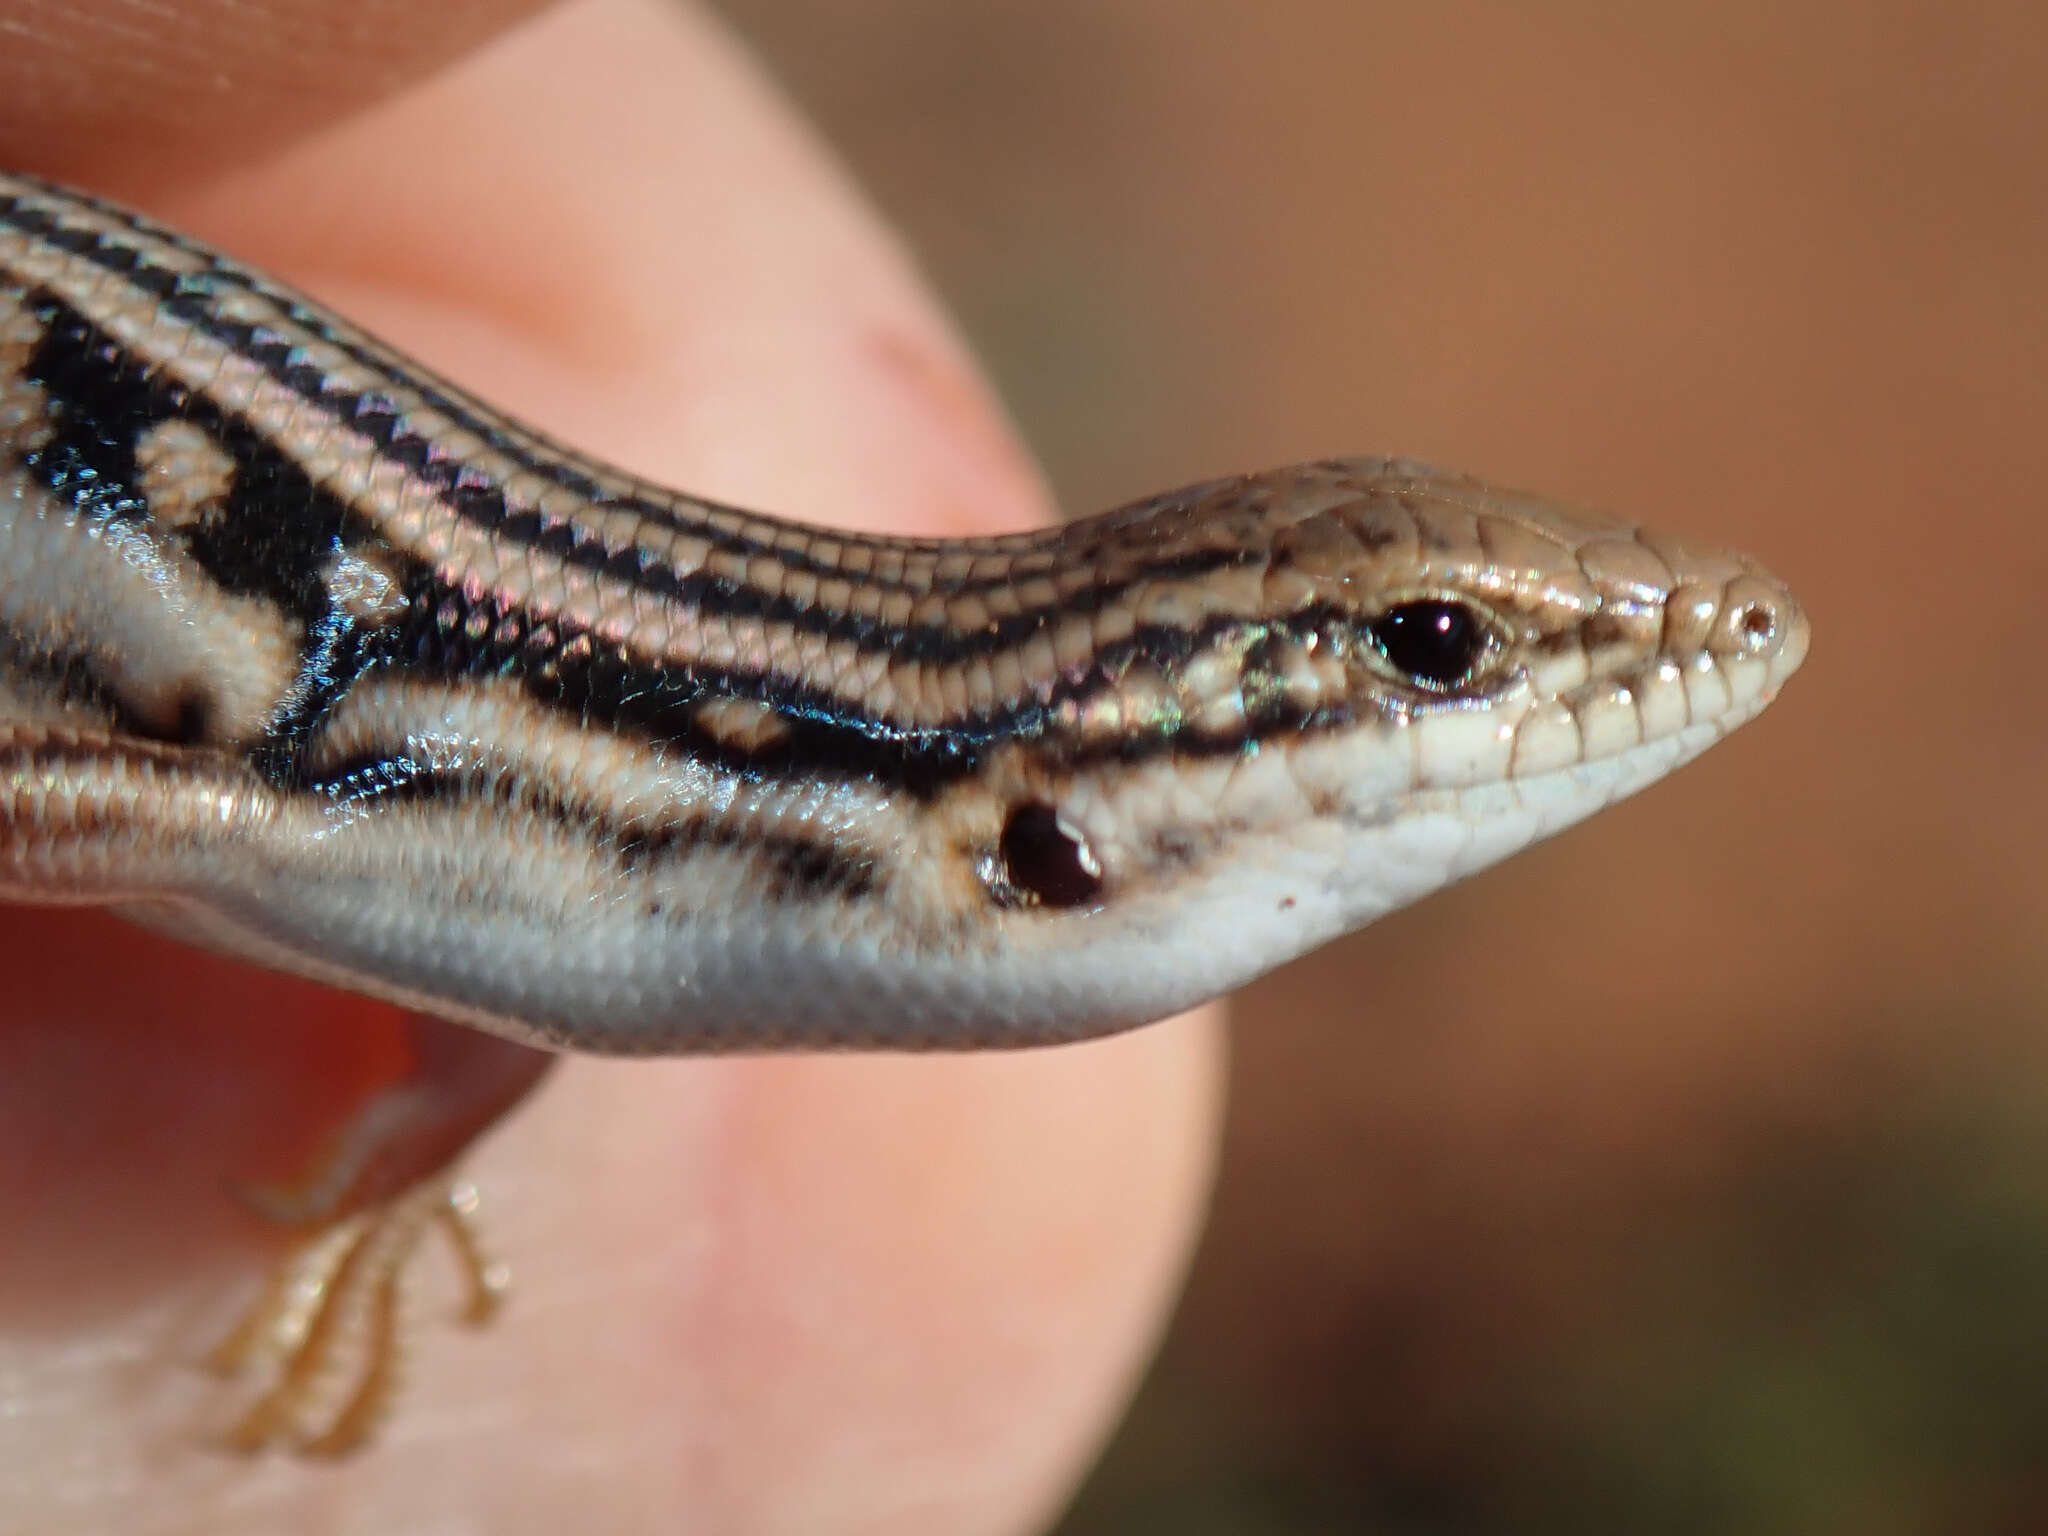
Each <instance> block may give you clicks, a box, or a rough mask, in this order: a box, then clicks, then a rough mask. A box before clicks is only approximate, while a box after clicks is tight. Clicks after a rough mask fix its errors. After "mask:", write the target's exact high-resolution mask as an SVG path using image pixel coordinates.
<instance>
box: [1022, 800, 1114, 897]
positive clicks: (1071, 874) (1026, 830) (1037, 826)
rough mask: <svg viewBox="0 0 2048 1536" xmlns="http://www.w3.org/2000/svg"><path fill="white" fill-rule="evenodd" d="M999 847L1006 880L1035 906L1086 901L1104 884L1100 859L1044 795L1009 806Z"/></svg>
mask: <svg viewBox="0 0 2048 1536" xmlns="http://www.w3.org/2000/svg"><path fill="white" fill-rule="evenodd" d="M997 851H998V853H999V854H1000V855H1001V857H1002V876H1003V881H1004V883H1005V884H1006V885H1007V886H1009V887H1010V889H1012V890H1013V891H1015V892H1016V893H1018V894H1019V895H1021V896H1022V897H1024V898H1025V900H1027V901H1029V902H1032V903H1034V904H1036V905H1039V906H1046V907H1082V906H1087V905H1088V904H1089V903H1090V902H1092V901H1094V899H1095V897H1096V894H1097V893H1098V892H1099V891H1101V889H1102V861H1101V860H1100V859H1098V858H1097V857H1096V856H1095V850H1094V849H1093V848H1092V847H1090V846H1089V843H1088V839H1087V837H1086V836H1085V835H1084V834H1083V833H1082V831H1081V830H1080V828H1078V827H1076V826H1074V825H1073V824H1072V823H1071V822H1069V821H1068V820H1067V819H1066V818H1065V817H1064V816H1062V815H1061V814H1060V813H1059V810H1058V808H1057V807H1055V806H1050V805H1047V804H1046V803H1045V802H1044V801H1042V800H1027V801H1026V802H1024V803H1023V804H1022V805H1018V806H1015V807H1013V808H1012V809H1011V811H1010V815H1009V819H1008V820H1006V821H1005V822H1004V823H1003V836H1002V842H1001V844H1000V845H999V847H998V849H997Z"/></svg>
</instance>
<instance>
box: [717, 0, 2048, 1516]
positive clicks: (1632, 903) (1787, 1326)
mask: <svg viewBox="0 0 2048 1536" xmlns="http://www.w3.org/2000/svg"><path fill="white" fill-rule="evenodd" d="M726 10H727V13H728V14H729V15H731V16H732V17H733V18H734V19H735V20H736V21H737V22H738V23H739V24H740V25H741V27H742V28H743V29H744V30H745V31H746V32H747V33H748V34H749V35H750V36H751V37H752V38H753V39H754V41H755V42H756V43H757V44H758V45H759V46H760V48H761V49H762V50H763V51H764V53H765V54H766V55H767V56H768V58H769V60H770V61H771V64H772V66H773V68H774V69H775V70H776V71H777V72H778V73H779V74H780V75H781V77H782V78H783V79H784V80H785V81H787V82H788V83H789V84H790V87H791V89H792V90H793V91H794V92H795V93H796V94H797V95H798V97H799V98H800V99H801V100H802V102H803V103H804V105H805V106H806V107H807V108H808V110H809V111H810V112H811V113H812V114H813V115H814V116H815V117H816V118H817V119H818V120H819V121H820V122H821V123H822V124H823V126H824V128H825V130H826V132H827V133H828V134H829V135H830V136H831V137H832V139H833V140H834V141H835V142H836V143H837V144H838V145H839V146H840V148H841V150H842V152H843V153H844V154H845V155H846V156H847V158H848V159H849V160H850V161H851V162H852V164H853V166H854V168H855V170H856V172H857V173H858V174H859V175H860V176H861V177H862V178H863V179H864V180H865V182H866V183H867V185H868V186H869V187H870V188H871V189H872V190H873V192H874V193H875V195H876V196H877V197H878V198H879V199H880V201H881V202H882V203H883V205H884V206H885V207H886V208H887V209H888V210H889V212H890V213H891V214H892V215H893V216H894V217H895V218H896V219H897V220H898V221H899V223H900V224H901V225H902V227H903V228H904V230H905V231H906V232H907V235H908V238H909V240H910V242H911V243H912V244H913V246H914V247H915V248H916V249H917V251H918V252H919V253H920V254H921V256H922V258H923V259H924V261H925V262H926V264H927V265H928V267H929V268H930V270H931V272H932V273H933V275H934V277H935V279H936V281H937V283H938V285H939V287H940V288H941V289H942V290H943V291H944V293H945V294H946V295H947V296H948V298H949V299H950V301H951V302H952V304H953V305H954V307H955V309H956V311H957V312H958V313H959V315H960V316H961V317H962V319H963V321H964V323H965V325H966V326H967V328H968V330H969V332H970V334H971V335H972V337H973V338H974V339H975V341H976V342H977V344H978V345H979V346H980V348H981V351H982V355H983V356H984V358H985V359H986V360H987V362H988V365H989V367H990V368H991V370H992V371H993V373H994V374H995V376H996V378H997V380H998V382H999V383H1000V385H1001V386H1002V388H1003V389H1004V391H1005V392H1006V394H1007V396H1008V398H1009V400H1010V402H1011V404H1012V406H1013V407H1014V409H1015V411H1016V413H1017V415H1018V417H1019V418H1020V420H1021V422H1022V424H1023V427H1024V431H1025V433H1026V435H1027V436H1028V437H1029V439H1030V441H1031V442H1032V443H1033V445H1034V446H1035V447H1036V448H1037V450H1038V451H1039V453H1040V454H1041V455H1042V456H1043V458H1044V460H1045V461H1046V463H1047V464H1048V466H1049V468H1050V471H1051V474H1052V476H1053V478H1054V482H1055V484H1056V486H1057V487H1058V489H1059V491H1060V492H1061V495H1062V499H1063V500H1064V502H1065V503H1066V504H1067V505H1068V506H1069V507H1071V508H1073V509H1074V510H1076V511H1088V510H1094V509H1095V508H1097V507H1100V506H1104V505H1108V504H1110V503H1112V502H1114V501H1117V500H1120V499H1123V498H1125V497H1128V496H1131V495H1135V494H1138V493H1141V492H1145V491H1149V490H1154V489H1158V488H1160V487H1162V486H1165V485H1169V484H1174V483H1178V482H1181V481H1186V480H1191V479H1195V478H1198V477H1201V476H1204V475H1208V474H1211V473H1216V472H1222V471H1227V470H1231V469H1240V468H1249V467H1254V466H1258V465H1263V464H1268V463H1273V462H1278V461H1282V460H1286V459H1292V458H1297V457H1304V456H1309V455H1316V454H1324V453H1331V452H1339V451H1350V450H1365V449H1395V450H1400V451H1404V452H1410V453H1414V454H1418V455H1422V456H1426V457H1429V458H1433V459H1436V460H1439V461H1442V462H1445V463H1448V464H1454V465H1457V466H1459V467H1462V468H1466V469H1471V470H1474V471H1477V472H1480V473H1482V474H1485V475H1487V476H1488V477H1490V478H1494V479H1498V480H1502V481H1506V482H1508V483H1512V484H1519V485H1524V486H1527V487H1530V488H1532V489H1541V490H1544V491H1547V492H1550V493H1553V494H1558V495H1563V496H1568V497H1572V498H1576V499H1580V500H1585V501H1590V502H1595V503H1599V504H1603V505H1607V506H1611V507H1614V508H1620V509H1627V510H1629V511H1630V512H1632V513H1637V514H1640V515H1642V516H1643V517H1645V518H1646V519H1649V520H1652V521H1656V522H1659V523H1664V524H1668V525H1670V526H1672V527H1674V528H1676V529H1681V530H1685V531H1687V532H1689V533H1693V534H1697V535H1701V536H1706V535H1710V534H1711V535H1714V536H1718V537H1721V538H1724V539H1725V540H1726V541H1727V542H1731V543H1734V544H1737V545H1740V546H1742V547H1744V548H1748V549H1751V550H1753V551H1755V552H1756V553H1758V554H1760V555H1761V556H1763V557H1764V558H1765V559H1766V560H1767V561H1768V562H1769V563H1770V564H1772V565H1773V566H1775V567H1776V568H1777V569H1778V570H1779V572H1780V573H1781V574H1783V575H1784V576H1786V577H1787V578H1788V579H1790V580H1791V581H1792V582H1793V583H1794V584H1795V586H1796V587H1797V588H1798V589H1799V590H1800V592H1801V593H1802V594H1803V595H1804V596H1805V597H1806V599H1807V600H1808V603H1809V605H1810V608H1811V610H1812V613H1813V616H1814V621H1815V628H1816V640H1815V647H1814V653H1813V659H1812V661H1811V662H1810V663H1809V665H1808V667H1807V670H1806V672H1805V673H1804V674H1803V675H1801V676H1800V677H1799V678H1798V679H1797V681H1796V682H1795V683H1794V685H1793V686H1792V687H1791V688H1790V689H1789V690H1788V692H1787V695H1786V697H1785V698H1784V700H1783V701H1782V703H1781V704H1780V705H1779V707H1778V708H1777V709H1775V710H1773V711H1772V713H1771V714H1770V715H1768V716H1767V717H1766V718H1765V719H1764V720H1763V721H1762V722H1761V723H1759V724H1758V725H1756V726H1754V727H1752V728H1751V729H1749V730H1748V731H1746V732H1744V733H1743V734H1742V735H1741V736H1739V737H1738V738H1736V739H1735V740H1734V741H1733V742H1731V743H1730V744H1729V745H1728V746H1726V747H1725V748H1723V749H1721V750H1719V751H1717V752H1716V753H1715V754H1713V755H1712V756H1711V757H1709V758H1708V759H1706V760H1705V761H1704V762H1702V763H1701V764H1700V765H1698V766H1697V767H1696V768H1694V769H1692V770H1690V771H1688V772H1687V773H1685V774H1683V775H1681V776H1680V777H1679V778H1678V779H1677V780H1675V781H1673V782H1672V783H1671V784H1669V785H1667V786H1664V787H1662V788H1660V789H1658V790H1657V791H1655V792H1653V793H1652V794H1650V795H1648V796H1646V797H1644V798H1643V799H1641V800H1639V801H1636V802H1634V803H1632V804H1630V805H1628V806H1625V807H1623V808H1621V809H1620V810H1618V811H1615V812H1613V813H1611V814H1609V815H1607V816H1605V817H1603V818H1601V819H1600V820H1598V821H1597V822H1596V823H1595V824H1593V825H1591V826H1589V827H1587V828H1586V829H1584V830H1582V831H1579V832H1576V833H1573V834H1572V835H1570V836H1568V837H1566V838H1564V839H1563V840H1562V841H1559V842H1556V843H1553V844H1550V845H1548V846H1546V847H1544V848H1542V849H1539V850H1538V851H1536V852H1535V853H1533V854H1530V855H1528V856H1525V857H1524V858H1521V859H1519V860H1517V861H1515V862H1514V863H1512V864H1511V865H1509V866H1507V867H1505V868H1503V869H1501V870H1499V871H1496V872H1494V873H1491V874H1489V875H1486V876H1484V877H1483V878H1481V879H1479V880H1477V881H1475V882H1473V883H1471V884H1470V885H1468V886H1465V887H1463V888H1461V889H1458V890H1456V891H1453V892H1451V893H1449V894H1447V895H1445V896H1442V897H1440V898H1438V899H1436V900H1433V901H1431V902H1428V903H1426V904H1425V905H1424V906H1423V907H1421V908H1419V909H1416V910H1414V911H1411V912H1408V913H1405V914H1402V915H1401V916H1399V917H1396V918H1394V919H1392V920H1389V921H1387V922H1384V923H1382V924H1380V925H1379V926H1378V927H1376V928H1374V929H1372V930H1371V931H1370V932H1368V933H1365V934H1362V935H1360V936H1358V937H1357V938H1355V939H1354V940H1352V941H1350V942H1348V943H1345V944H1342V945H1339V946H1337V947H1335V948H1333V949H1331V950H1328V951H1326V952H1324V953H1323V954H1321V955H1319V956H1317V957H1315V958H1314V959H1312V960H1310V961H1307V962H1305V963H1303V964H1300V965H1297V966H1295V967H1294V968H1292V969H1291V970H1289V971H1287V972H1285V973H1283V974H1281V975H1279V976H1276V977H1274V978H1273V979H1271V980H1270V981H1268V982H1267V983H1265V984H1264V985H1262V986H1260V987H1258V988H1256V989H1255V990H1253V991H1252V992H1251V993H1250V994H1248V995H1247V996H1245V997H1244V998H1243V999H1242V1001H1241V1004H1240V1006H1239V1008H1238V1021H1239V1022H1238V1027H1237V1031H1236V1061H1235V1074H1236V1076H1235V1085H1234V1101H1233V1107H1232V1111H1231V1117H1230V1125H1229V1134H1228V1143H1227V1146H1226V1149H1225V1157H1224V1165H1223V1172H1222V1177H1221V1183H1220V1187H1219V1189H1218V1192H1217V1197H1216V1209H1215V1215H1214V1219H1213V1222H1212V1223H1211V1226H1210V1228H1209V1232H1208V1235H1207V1238H1206V1241H1205V1243H1204V1246H1203V1248H1202V1251H1201V1253H1200V1256H1199V1259H1198V1261H1197V1265H1196V1268H1195V1272H1194V1274H1193V1277H1192V1280H1191V1284H1190V1287H1189V1291H1188V1295H1187V1298H1186V1301H1185V1303H1184V1305H1183V1307H1182V1308H1181V1311H1180V1314H1179V1316H1178V1318H1177V1320H1176V1322H1175V1324H1174V1326H1173V1330H1172V1333H1171V1336H1170V1337H1169V1338H1168V1340H1167V1342H1166V1345H1165V1348H1164V1351H1163V1353H1162V1355H1161V1358H1160V1360H1159V1363H1158V1365H1157V1367H1156V1369H1155V1370H1154V1372H1153V1375H1152V1378H1151V1380H1150V1382H1149V1383H1148V1385H1147V1387H1146V1388H1145V1391H1144V1393H1143V1395H1142V1396H1141V1398H1140V1400H1139V1402H1138V1404H1137V1405H1136V1407H1135V1409H1134V1410H1133V1412H1132V1415H1131V1417H1130V1419H1129V1421H1128V1423H1127V1425H1126V1426H1125V1429H1124V1432H1123V1434H1122V1436H1121V1437H1120V1439H1119V1441H1118V1443H1117V1444H1116V1445H1115V1446H1114V1447H1113V1448H1112V1450H1111V1451H1110V1453H1109V1455H1108V1457H1107V1459H1106V1460H1105V1462H1104V1464H1103V1465H1102V1467H1101V1468H1100V1469H1099V1470H1098V1472H1097V1474H1096V1476H1095V1478H1094V1479H1093V1481H1092V1482H1091V1484H1090V1486H1089V1487H1088V1488H1087V1489H1086V1490H1085V1491H1084V1493H1083V1494H1082V1496H1081V1499H1080V1502H1079V1504H1078V1506H1077V1507H1076V1509H1075V1510H1074V1511H1073V1513H1072V1514H1071V1515H1070V1517H1069V1519H1068V1523H1067V1525H1066V1527H1065V1532H1066V1533H1067V1536H1083V1533H1088V1536H1093V1533H1097V1532H1121V1531H1130V1530H1137V1529H1165V1530H1173V1531H1178V1532H1192V1533H1206V1532H1252V1533H1266V1532H1292V1531H1354V1530H1355V1531H1368V1532H1388V1533H1394V1532H1400V1533H1437V1532H1496V1531H1498V1532H1507V1531H1516V1532H1522V1531H1560V1532H1563V1531H1587V1530H1628V1531H1634V1530H1651V1529H1655V1530H1657V1531H1660V1532H1694V1531H1697V1532H1709V1531H1712V1532H1720V1531H1744V1532H1781V1531H1782V1532H1794V1531H1797V1532H1805V1531H1828V1532H1856V1533H1861V1532H1871V1533H1900V1532H1922V1531H1927V1532H1936V1531H1939V1532H1971V1533H1974V1532H1986V1533H1998V1532H2021V1531H2037V1530H2044V1529H2048V1158H2044V1157H2043V1155H2042V1154H2043V1152H2044V1151H2048V1074H2044V1070H2043V1069H2044V1066H2048V1051H2044V1048H2043V1042H2044V1041H2048V965H2044V962H2043V960H2042V957H2041V954H2040V942H2039V938H2040V934H2041V932H2042V926H2043V918H2044V913H2048V876H2044V874H2043V867H2044V862H2048V793H2044V788H2048V779H2044V771H2043V770H2044V766H2048V764H2044V758H2048V718H2044V711H2048V680H2044V679H2048V672H2044V668H2043V665H2042V662H2041V657H2042V656H2043V655H2044V654H2048V647H2044V644H2043V640H2042V638H2041V634H2040V627H2041V624H2042V622H2043V618H2044V606H2043V601H2042V592H2043V587H2044V577H2048V531H2044V529H2043V527H2042V521H2043V513H2044V505H2043V501H2044V496H2048V450H2044V448H2043V446H2042V444H2043V443H2044V441H2048V382H2044V380H2048V316H2044V303H2043V296H2044V285H2048V7H2042V6H2038V5H2033V4H2029V3H2027V0H1986V3H1977V4H1961V5H1956V4H1946V5H1938V4H1932V3H1926V4H1918V3H1905V0H1856V3H1849V0H1815V3H1810V4H1805V5H1798V6H1791V7H1787V6H1782V5H1778V4H1766V3H1764V0H1734V3H1730V0H1664V3H1658V4H1646V5H1637V6H1623V5H1614V4H1610V3H1595V0H1552V3H1545V4H1540V5H1524V6H1510V5H1503V4H1488V3H1477V0H1460V3H1449V4H1443V3H1438V4H1431V5H1427V6H1422V5H1407V6H1397V5H1388V4H1378V3H1365V0H1283V3H1277V4H1271V5H1252V4H1245V3H1232V0H1172V3H1168V0H1031V3H1025V0H973V3H967V4H961V3H958V0H862V3H860V4H852V3H845V0H840V3H832V0H729V3H728V4H727V6H726Z"/></svg>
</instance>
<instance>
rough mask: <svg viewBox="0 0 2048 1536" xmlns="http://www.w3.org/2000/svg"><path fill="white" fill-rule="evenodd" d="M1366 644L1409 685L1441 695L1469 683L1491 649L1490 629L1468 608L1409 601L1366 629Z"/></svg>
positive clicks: (1438, 599)
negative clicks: (1368, 641) (1367, 641)
mask: <svg viewBox="0 0 2048 1536" xmlns="http://www.w3.org/2000/svg"><path fill="white" fill-rule="evenodd" d="M1365 634H1366V638H1367V639H1368V640H1370V641H1371V642H1372V646H1373V649H1374V650H1376V651H1378V652H1379V653H1380V656H1381V657H1382V658H1383V659H1384V660H1385V661H1386V663H1387V665H1388V666H1390V667H1392V668H1393V669H1394V670H1395V671H1396V672H1398V673H1400V674H1401V676H1402V677H1403V678H1405V679H1406V680H1407V681H1409V682H1411V683H1413V684H1415V686H1416V687H1418V688H1424V689H1427V690H1429V691H1430V692H1431V693H1442V692H1445V691H1446V690H1448V689H1452V688H1455V687H1457V686H1458V685H1459V684H1461V683H1463V682H1466V681H1467V680H1469V679H1470V678H1471V676H1472V674H1473V672H1475V671H1476V670H1477V669H1478V667H1479V664H1480V663H1481V662H1482V661H1484V660H1485V659H1486V656H1487V653H1488V652H1489V651H1490V650H1492V648H1493V626H1492V625H1491V624H1490V623H1488V622H1487V619H1486V617H1485V615H1483V614H1481V613H1479V612H1478V611H1477V610H1476V609H1474V608H1473V607H1472V606H1471V605H1470V604H1468V603H1461V602H1456V601H1453V600H1452V599H1449V598H1441V597H1423V598H1413V599H1410V600H1409V601H1407V602H1404V603H1396V604H1395V605H1394V606H1393V607H1391V608H1389V609H1388V610H1387V611H1386V612H1385V613H1382V614H1381V615H1380V616H1379V617H1378V618H1376V619H1374V620H1373V621H1372V622H1371V623H1369V624H1367V625H1366V626H1365Z"/></svg>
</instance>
